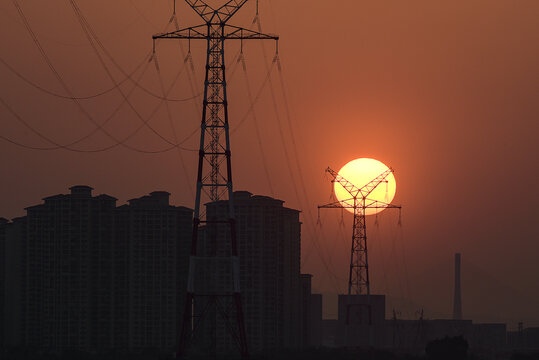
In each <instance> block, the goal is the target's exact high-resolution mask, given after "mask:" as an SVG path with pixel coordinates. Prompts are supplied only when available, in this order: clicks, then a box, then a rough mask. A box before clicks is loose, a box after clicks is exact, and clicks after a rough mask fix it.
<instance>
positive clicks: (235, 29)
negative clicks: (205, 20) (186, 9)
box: [153, 24, 279, 40]
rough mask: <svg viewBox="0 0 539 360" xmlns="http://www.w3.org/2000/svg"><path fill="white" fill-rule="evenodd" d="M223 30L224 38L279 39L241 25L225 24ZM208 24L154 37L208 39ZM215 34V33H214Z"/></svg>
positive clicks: (220, 35)
mask: <svg viewBox="0 0 539 360" xmlns="http://www.w3.org/2000/svg"><path fill="white" fill-rule="evenodd" d="M222 27H223V31H222V32H220V33H219V34H218V36H219V38H221V39H222V40H279V36H277V35H273V34H263V33H260V32H257V31H253V30H249V29H246V28H242V27H239V26H232V25H223V26H222ZM211 36H212V35H208V32H207V25H206V24H203V25H197V26H190V27H187V28H183V29H179V30H175V31H172V32H168V33H161V34H156V35H154V36H153V39H188V40H207V39H208V37H211ZM213 36H214V35H213Z"/></svg>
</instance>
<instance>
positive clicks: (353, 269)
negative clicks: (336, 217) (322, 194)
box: [318, 167, 401, 295]
mask: <svg viewBox="0 0 539 360" xmlns="http://www.w3.org/2000/svg"><path fill="white" fill-rule="evenodd" d="M326 172H327V173H329V174H330V175H331V177H332V180H331V182H332V183H335V182H336V183H338V184H340V185H341V186H342V187H343V188H344V189H345V190H346V191H347V192H348V193H349V194H350V196H351V198H350V199H347V200H343V201H336V202H332V203H329V204H325V205H319V206H318V209H322V208H331V209H343V208H344V209H353V211H354V225H353V227H352V248H351V251H350V273H349V276H348V295H362V294H367V295H370V293H371V289H370V282H369V262H368V257H367V223H366V221H365V216H366V214H365V213H366V210H367V209H387V208H393V209H400V208H401V206H397V205H392V204H388V203H385V202H383V201H379V200H372V199H369V198H368V196H369V195H370V194H371V193H372V192H373V191H374V189H376V187H377V186H378V185H380V184H381V183H382V182H386V183H387V180H386V178H387V177H388V176H389V174H391V173H392V172H393V169H391V168H389V169H387V170H386V171H384V172H383V173H381V174H380V175H378V176H377V177H375V178H374V179H372V180H371V181H369V182H368V183H367V184H365V185H363V186H362V187H361V188H358V187H357V186H356V185H354V184H353V183H351V182H350V181H348V180H346V179H345V178H344V177H342V176H341V175H339V174H338V173H337V172H336V171H334V170H332V169H331V168H329V167H328V168H327V169H326Z"/></svg>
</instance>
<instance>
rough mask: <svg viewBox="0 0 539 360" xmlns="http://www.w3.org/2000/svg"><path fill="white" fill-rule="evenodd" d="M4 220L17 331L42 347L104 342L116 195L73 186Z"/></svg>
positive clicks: (102, 344) (108, 323) (80, 346)
mask: <svg viewBox="0 0 539 360" xmlns="http://www.w3.org/2000/svg"><path fill="white" fill-rule="evenodd" d="M70 190H71V193H70V194H67V195H55V196H50V197H47V198H45V199H43V200H44V203H43V204H40V205H36V206H31V207H28V208H26V211H27V216H25V217H24V218H20V219H18V221H17V222H16V223H14V224H13V225H12V226H13V227H14V229H13V237H12V242H13V244H12V245H13V246H17V247H19V251H20V258H19V264H15V265H14V266H13V268H17V267H20V268H21V274H20V277H21V279H20V280H21V281H20V286H21V288H20V298H21V309H20V311H21V318H20V324H21V338H20V343H21V344H22V345H24V346H28V347H32V348H37V349H44V350H50V351H61V350H66V349H82V350H90V349H95V348H102V347H110V346H111V345H112V344H111V342H110V339H111V335H112V333H111V332H112V323H111V316H112V302H111V297H110V293H111V291H112V281H111V275H112V267H111V257H112V245H113V213H114V209H115V204H116V199H115V198H113V197H111V196H108V195H99V196H96V197H93V196H92V194H91V191H92V188H90V187H88V186H73V187H71V188H70Z"/></svg>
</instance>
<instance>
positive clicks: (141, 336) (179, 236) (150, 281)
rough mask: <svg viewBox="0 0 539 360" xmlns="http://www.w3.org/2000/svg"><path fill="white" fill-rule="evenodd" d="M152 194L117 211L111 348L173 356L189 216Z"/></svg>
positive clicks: (184, 276) (182, 297)
mask: <svg viewBox="0 0 539 360" xmlns="http://www.w3.org/2000/svg"><path fill="white" fill-rule="evenodd" d="M169 195H170V194H169V193H167V192H164V191H155V192H152V193H151V194H150V195H149V196H143V197H141V198H138V199H133V200H129V204H128V205H123V206H120V207H118V208H117V211H116V222H115V223H116V242H115V246H114V291H115V298H114V311H115V314H114V336H115V341H114V343H115V346H116V347H118V348H124V349H130V350H136V349H138V350H142V349H148V348H154V349H160V350H161V351H166V352H170V353H172V352H174V351H175V350H176V346H177V341H178V338H179V325H180V316H181V314H182V312H183V309H184V306H183V304H184V301H185V293H186V289H187V269H188V258H189V250H190V246H191V232H192V216H193V211H192V210H191V209H189V208H186V207H182V206H172V205H170V204H169Z"/></svg>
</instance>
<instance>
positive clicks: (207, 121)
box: [153, 0, 279, 357]
mask: <svg viewBox="0 0 539 360" xmlns="http://www.w3.org/2000/svg"><path fill="white" fill-rule="evenodd" d="M247 1H248V0H231V1H228V2H226V3H225V4H224V5H222V6H221V7H219V8H216V9H214V8H212V7H211V6H210V5H208V4H207V3H206V2H205V1H202V0H186V2H187V4H188V5H189V6H190V7H191V8H192V9H193V10H194V11H195V12H196V13H197V14H198V15H199V16H200V17H201V18H202V19H203V20H204V23H203V24H201V25H197V26H192V27H187V28H183V29H179V30H176V31H173V32H169V33H163V34H157V35H154V36H153V39H154V41H155V39H187V40H188V41H191V40H206V42H207V53H206V54H207V56H206V71H205V80H204V100H203V104H202V120H201V125H200V148H199V159H198V171H197V183H196V195H195V206H194V216H193V233H192V243H191V253H190V257H189V274H188V282H187V284H188V285H187V296H186V301H185V309H184V315H183V318H182V325H181V330H180V339H179V346H178V353H177V355H178V356H179V357H181V356H183V355H184V354H185V351H186V349H187V348H188V345H189V344H190V343H192V341H193V339H194V338H195V336H196V330H197V327H198V325H199V323H200V322H201V321H202V319H203V318H204V317H205V316H206V317H207V316H208V314H209V313H212V311H213V313H214V314H218V315H219V316H220V317H221V318H222V321H223V323H224V324H225V325H226V329H227V331H228V332H229V334H230V335H231V337H232V338H233V339H234V341H235V342H236V344H237V345H238V348H239V351H240V353H241V355H242V357H247V356H248V348H247V340H246V331H245V323H244V317H243V309H242V299H241V291H240V265H239V256H238V243H237V237H236V222H235V213H234V199H233V186H232V164H231V151H230V133H229V118H228V99H227V91H226V90H227V88H226V71H225V70H226V68H225V40H240V41H243V40H249V39H259V40H263V39H266V40H275V41H277V40H278V39H279V38H278V36H274V35H267V34H262V33H259V32H256V31H252V30H249V29H246V28H242V27H237V26H232V25H228V24H227V22H228V21H229V20H230V18H231V17H232V16H234V14H236V12H237V11H238V10H239V9H240V8H241V7H242V6H243V5H245V4H246V3H247ZM218 200H228V214H227V216H226V218H212V219H207V218H206V214H205V212H204V211H203V210H202V209H201V204H203V203H207V202H215V201H218ZM208 225H210V226H212V225H213V226H215V228H216V229H219V231H221V230H222V229H223V228H227V230H226V231H227V232H228V234H227V235H228V237H229V239H230V243H229V244H227V246H228V245H229V246H230V249H229V251H228V252H227V254H228V255H227V258H228V262H229V265H230V274H231V275H232V278H233V279H232V281H231V284H232V289H230V290H229V291H222V289H205V291H204V292H203V293H202V292H199V291H198V290H197V287H196V286H195V285H196V284H195V282H196V281H197V276H196V275H195V269H196V268H197V266H198V265H197V261H200V260H201V256H199V254H198V252H199V251H200V250H199V248H200V242H199V238H198V237H199V233H200V229H201V227H203V226H206V227H207V226H208ZM223 225H226V226H224V227H223ZM223 238H225V237H224V236H221V237H216V239H223ZM205 255H207V254H205ZM212 255H213V257H216V258H217V254H215V253H214V254H211V253H210V254H209V256H210V257H211V256H212ZM222 258H223V257H222V256H221V257H220V260H222ZM202 266H204V265H202ZM210 271H213V270H210ZM230 305H231V306H230Z"/></svg>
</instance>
